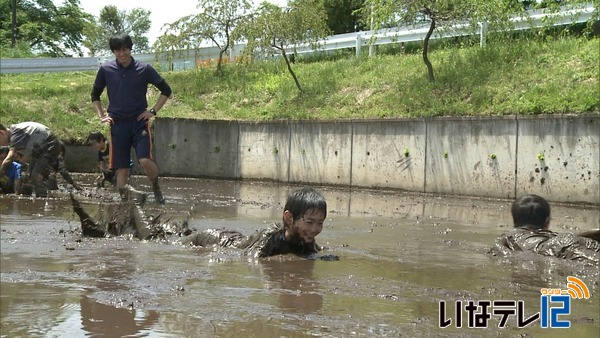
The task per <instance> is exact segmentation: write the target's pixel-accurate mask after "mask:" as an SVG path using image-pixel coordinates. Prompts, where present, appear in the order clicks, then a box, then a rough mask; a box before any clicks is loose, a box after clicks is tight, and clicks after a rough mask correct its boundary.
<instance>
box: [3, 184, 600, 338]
mask: <svg viewBox="0 0 600 338" xmlns="http://www.w3.org/2000/svg"><path fill="white" fill-rule="evenodd" d="M77 178H78V179H79V180H80V181H83V182H84V185H85V186H86V187H88V188H87V189H88V192H89V191H90V190H91V188H90V187H91V177H88V176H78V177H77ZM163 182H164V187H165V188H164V194H165V196H166V197H167V199H168V200H167V204H166V205H165V206H164V207H157V206H152V207H151V209H152V211H153V212H154V213H158V212H162V213H163V216H162V217H168V218H173V219H184V218H189V221H190V224H191V226H192V227H194V228H196V229H198V230H202V229H207V228H212V227H225V228H229V229H234V230H238V231H241V232H243V233H247V234H249V233H251V232H252V231H254V230H255V229H258V228H261V227H264V226H266V225H268V224H269V223H270V222H272V221H274V220H279V219H280V218H281V214H282V207H283V205H282V204H283V203H284V201H285V197H286V195H287V193H288V192H289V191H290V190H291V189H294V188H295V187H294V186H288V185H277V184H275V183H243V182H231V181H213V180H196V179H194V180H192V179H165V180H164V181H163ZM133 184H134V185H135V186H137V187H140V188H141V189H145V190H149V187H148V186H147V185H146V184H147V183H146V181H145V180H143V179H141V178H137V177H136V178H134V180H133ZM320 190H321V191H322V192H323V194H324V196H325V197H326V199H327V200H328V205H329V213H328V217H327V221H326V225H325V228H324V230H323V233H322V234H321V235H319V237H317V240H318V243H319V244H321V245H325V246H327V247H328V250H327V251H326V252H325V254H333V255H337V256H339V257H340V260H339V261H324V260H304V259H299V258H295V257H275V258H270V259H264V260H257V259H249V258H248V257H240V256H238V255H237V254H236V253H235V252H215V251H213V250H209V249H197V248H196V249H194V248H185V247H181V246H177V245H174V244H172V243H169V242H160V243H159V242H142V241H138V240H135V239H130V238H127V237H118V238H109V239H90V238H81V237H80V235H79V233H78V231H77V230H78V229H79V226H80V225H79V222H78V220H77V219H76V216H75V215H74V214H73V212H72V210H71V206H70V203H69V202H68V199H67V197H66V195H65V194H64V193H60V192H59V193H56V194H55V195H54V197H52V198H50V199H47V200H43V199H42V200H40V199H37V200H33V199H29V198H15V197H6V196H2V197H0V217H1V219H0V221H1V242H0V244H1V249H2V250H1V272H2V277H1V284H0V286H1V298H0V300H1V305H0V315H1V317H2V326H1V335H2V337H19V336H21V337H35V336H56V337H68V336H74V337H77V336H99V335H101V336H106V337H116V336H153V337H154V336H156V337H222V336H225V337H240V336H246V337H304V336H325V337H345V336H366V337H370V336H373V337H376V336H387V337H397V336H405V337H415V336H423V337H433V336H452V337H454V336H465V337H472V336H477V337H495V336H498V335H499V334H502V335H508V336H521V337H522V336H529V335H535V336H538V335H543V336H548V337H563V336H564V335H565V333H567V334H568V335H569V336H573V337H575V336H577V337H597V336H598V332H599V330H600V302H599V300H600V288H599V286H598V276H599V273H598V266H585V265H582V264H573V263H567V262H564V261H560V260H554V259H549V258H548V259H539V258H537V257H532V256H527V255H520V256H518V257H514V258H511V259H497V258H493V257H490V256H488V255H487V254H486V250H487V248H488V247H489V246H490V245H491V244H492V243H493V241H494V239H495V238H496V236H497V235H499V234H500V233H502V232H504V231H507V230H508V229H509V228H510V223H511V221H510V217H509V213H510V212H509V209H508V206H509V204H510V201H506V200H500V201H498V200H481V199H465V198H440V197H436V196H424V195H416V194H406V193H400V192H382V191H368V190H348V189H342V188H331V187H321V188H320ZM85 195H89V194H88V193H85V194H84V195H83V196H80V198H81V199H82V200H83V202H84V208H86V209H87V210H90V211H92V212H93V211H94V209H98V205H97V202H95V201H94V199H93V198H89V197H86V196H85ZM149 200H150V202H151V201H152V198H149ZM599 219H600V211H599V209H598V207H575V206H554V207H553V220H552V227H553V228H554V229H555V230H557V231H561V232H564V231H574V232H577V231H583V230H590V229H597V228H598V227H599V226H600V225H599ZM570 275H573V276H577V277H579V278H581V279H582V280H583V281H584V282H585V283H586V284H587V286H588V287H589V288H590V291H591V294H592V297H591V298H590V299H587V300H586V299H573V300H572V302H571V314H569V315H566V316H564V317H561V319H567V320H570V322H571V328H570V329H569V330H568V331H565V330H559V329H551V328H547V329H542V328H540V321H539V320H538V321H536V322H534V323H533V324H531V325H529V326H528V327H526V328H518V327H517V319H516V317H515V316H511V317H509V320H508V323H507V326H508V327H506V328H502V329H500V328H497V326H498V323H499V318H500V317H499V316H494V315H492V317H491V319H490V320H489V323H488V326H489V328H488V329H475V328H468V320H467V318H468V315H467V313H466V312H464V311H463V314H462V327H460V328H457V327H456V320H455V317H454V315H455V312H454V304H455V302H456V301H462V302H463V304H464V305H466V303H467V301H469V300H473V301H479V300H491V301H494V300H522V301H524V304H525V313H524V317H525V318H527V317H529V316H531V315H534V314H535V313H536V312H539V311H540V288H565V287H566V282H567V281H566V278H567V276H570ZM440 301H445V302H446V304H447V305H446V307H445V308H446V314H445V317H444V319H449V318H452V324H451V325H450V327H448V328H444V329H442V328H439V323H440V318H439V312H440V305H439V303H440ZM464 305H463V306H464ZM552 306H555V305H552V304H551V307H552ZM491 310H492V309H490V312H491Z"/></svg>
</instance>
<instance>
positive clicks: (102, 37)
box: [83, 5, 150, 55]
mask: <svg viewBox="0 0 600 338" xmlns="http://www.w3.org/2000/svg"><path fill="white" fill-rule="evenodd" d="M149 30H150V11H148V10H145V9H143V8H139V7H138V8H134V9H132V10H130V11H126V10H119V9H118V8H117V7H116V6H113V5H109V6H104V7H102V9H101V10H100V16H99V17H98V21H96V20H95V19H94V21H93V23H92V24H90V25H88V26H87V27H86V30H85V35H86V39H85V41H84V43H83V44H84V46H85V47H86V48H87V49H88V50H89V51H90V54H91V55H110V53H111V50H110V47H109V46H108V40H109V39H110V37H111V36H112V35H113V34H116V33H126V34H129V36H131V40H132V41H133V48H134V49H135V50H136V52H138V53H145V52H148V51H149V50H150V47H149V43H148V38H147V37H146V36H145V34H147V33H148V31H149Z"/></svg>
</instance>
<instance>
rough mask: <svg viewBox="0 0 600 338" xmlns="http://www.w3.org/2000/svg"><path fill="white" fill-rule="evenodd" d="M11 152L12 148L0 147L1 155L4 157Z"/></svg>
mask: <svg viewBox="0 0 600 338" xmlns="http://www.w3.org/2000/svg"><path fill="white" fill-rule="evenodd" d="M0 130H1V129H0ZM9 151H10V148H9V147H8V146H1V147H0V155H2V154H8V152H9Z"/></svg>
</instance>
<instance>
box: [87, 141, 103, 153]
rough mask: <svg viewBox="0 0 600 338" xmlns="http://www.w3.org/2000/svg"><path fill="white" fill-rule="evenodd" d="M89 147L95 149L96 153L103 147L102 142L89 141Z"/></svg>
mask: <svg viewBox="0 0 600 338" xmlns="http://www.w3.org/2000/svg"><path fill="white" fill-rule="evenodd" d="M90 146H92V148H94V149H96V150H97V151H100V150H102V148H104V146H103V145H102V142H96V141H90Z"/></svg>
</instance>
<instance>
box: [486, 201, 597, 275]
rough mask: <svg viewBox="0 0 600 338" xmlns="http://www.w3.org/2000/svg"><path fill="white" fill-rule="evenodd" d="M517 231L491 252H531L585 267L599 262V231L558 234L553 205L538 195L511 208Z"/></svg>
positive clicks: (498, 243) (496, 244)
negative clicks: (553, 223) (552, 218)
mask: <svg viewBox="0 0 600 338" xmlns="http://www.w3.org/2000/svg"><path fill="white" fill-rule="evenodd" d="M511 213H512V217H513V223H514V229H512V230H511V231H510V232H508V233H507V234H503V235H501V236H500V237H498V239H496V243H495V245H494V247H493V248H492V249H491V250H490V253H491V254H492V255H494V256H497V255H501V256H507V255H509V254H510V253H511V252H513V251H531V252H535V253H537V254H540V255H544V256H554V257H559V258H564V259H569V260H575V261H581V262H584V263H586V264H598V261H599V260H600V242H598V239H599V238H600V230H594V231H588V232H585V233H582V234H580V235H575V234H571V233H562V234H561V233H556V232H553V231H550V230H548V228H549V226H550V204H548V202H547V201H546V200H545V199H544V198H543V197H540V196H538V195H533V194H532V195H525V196H522V197H520V198H519V199H517V200H515V201H514V202H513V203H512V206H511Z"/></svg>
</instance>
